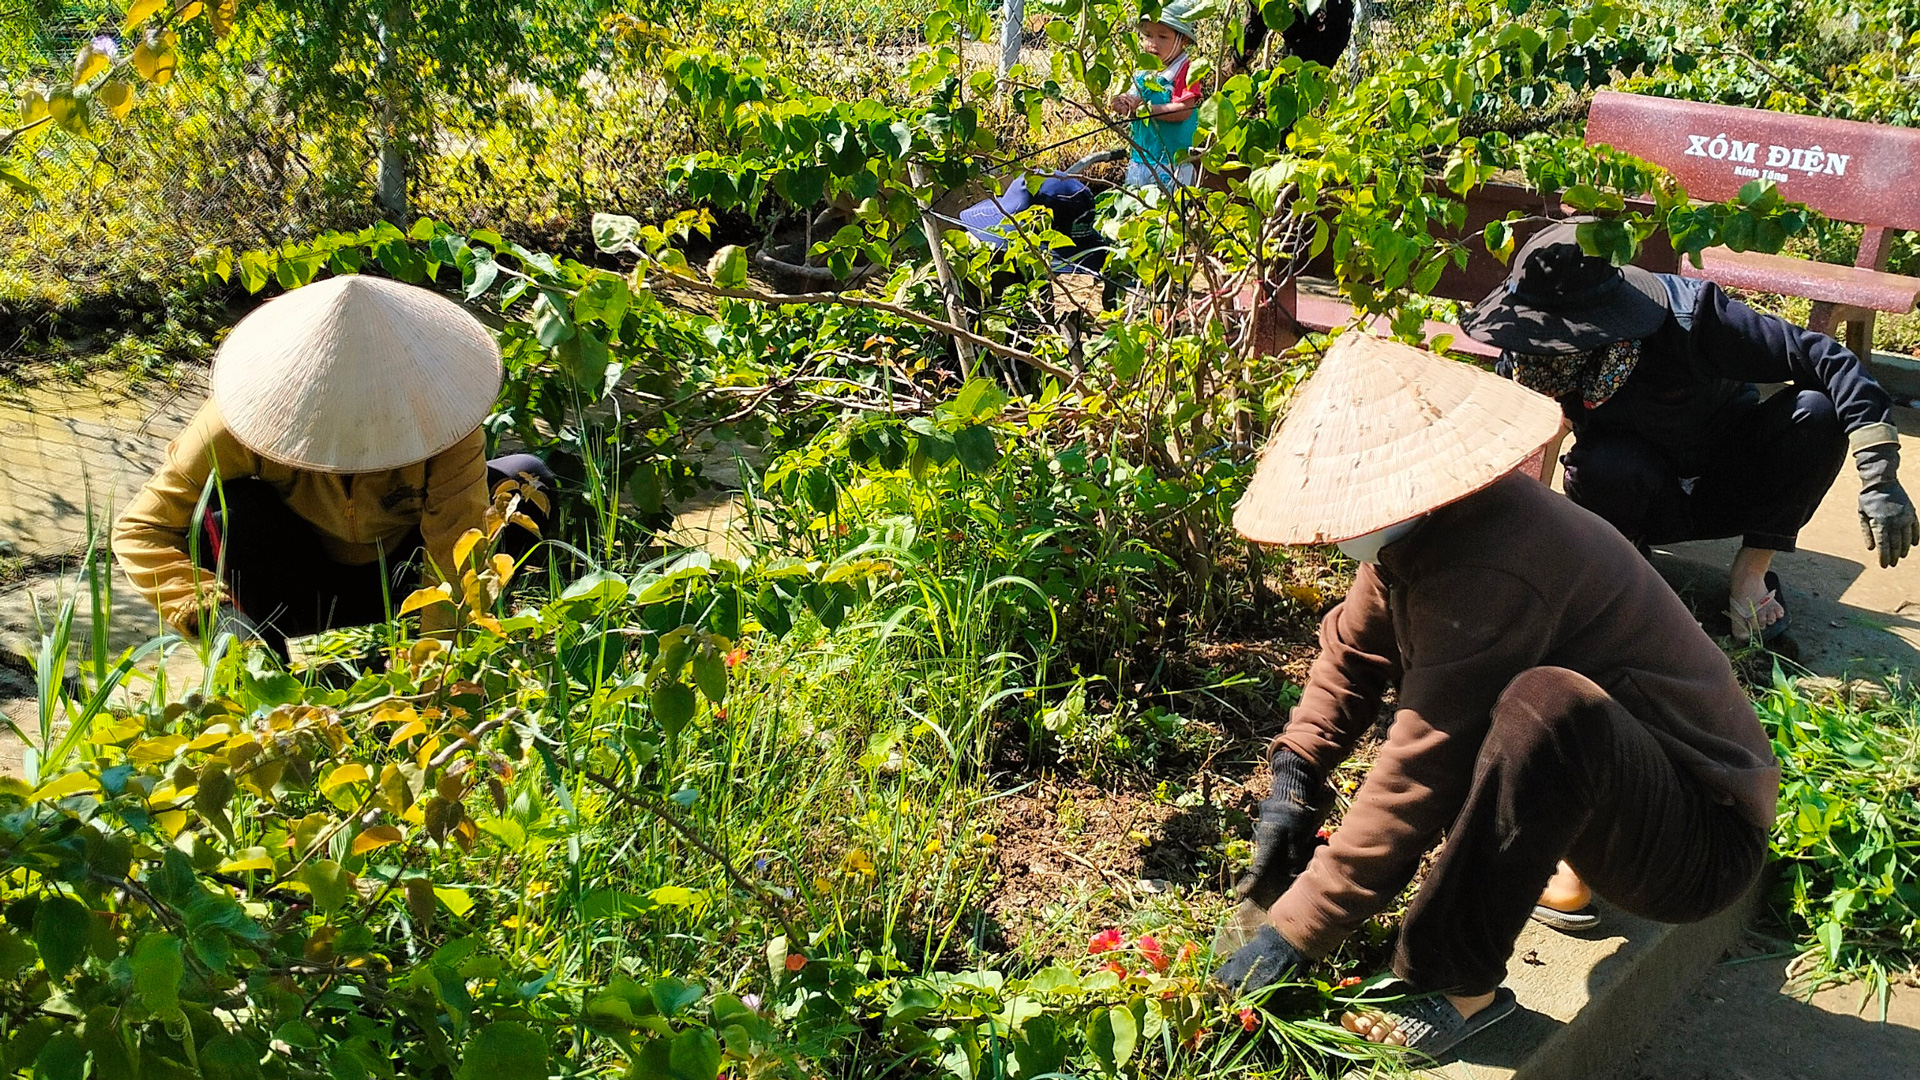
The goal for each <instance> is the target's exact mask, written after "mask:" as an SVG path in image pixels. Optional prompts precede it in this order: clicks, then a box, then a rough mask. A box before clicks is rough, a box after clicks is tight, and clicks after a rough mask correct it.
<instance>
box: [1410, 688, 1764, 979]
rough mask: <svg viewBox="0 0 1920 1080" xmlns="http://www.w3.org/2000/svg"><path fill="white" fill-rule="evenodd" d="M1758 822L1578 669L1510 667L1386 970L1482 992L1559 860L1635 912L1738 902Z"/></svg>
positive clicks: (1679, 917)
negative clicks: (1461, 796)
mask: <svg viewBox="0 0 1920 1080" xmlns="http://www.w3.org/2000/svg"><path fill="white" fill-rule="evenodd" d="M1766 857H1767V836H1766V833H1765V831H1764V830H1762V829H1761V828H1759V827H1758V826H1756V825H1754V824H1753V823H1752V822H1750V821H1748V820H1746V819H1745V818H1744V817H1742V816H1741V815H1740V813H1739V811H1738V810H1736V809H1735V808H1734V807H1732V806H1725V805H1721V804H1720V803H1719V802H1718V801H1716V799H1715V798H1714V795H1713V794H1712V793H1711V792H1710V791H1709V790H1708V789H1707V788H1706V787H1705V786H1704V785H1703V784H1702V783H1701V782H1700V781H1699V780H1697V779H1696V778H1695V777H1694V776H1693V775H1692V774H1691V773H1688V772H1686V771H1684V770H1682V769H1681V768H1679V767H1678V766H1677V765H1675V764H1674V762H1673V760H1672V759H1671V758H1669V757H1668V756H1667V753H1666V751H1664V750H1662V749H1661V747H1660V743H1659V742H1658V740H1656V739H1655V738H1654V736H1653V734H1652V732H1650V731H1649V730H1648V729H1647V726H1646V725H1645V724H1643V723H1641V722H1640V721H1639V720H1636V719H1635V718H1634V717H1633V716H1632V715H1631V714H1629V713H1628V712H1627V710H1626V709H1625V708H1624V707H1623V706H1621V705H1620V704H1619V703H1618V702H1616V701H1614V700H1613V698H1611V697H1609V696H1608V695H1607V693H1606V691H1604V690H1602V689H1600V687H1599V686H1597V685H1595V684H1594V682H1593V681H1592V680H1590V679H1588V678H1587V677H1586V676H1584V675H1581V674H1578V673H1577V672H1573V671H1569V670H1567V669H1565V668H1553V667H1539V668H1533V669H1530V670H1528V671H1525V672H1522V673H1521V674H1520V676H1519V677H1518V678H1516V679H1514V680H1513V682H1512V683H1510V684H1509V685H1508V686H1507V689H1506V691H1505V692H1504V693H1503V694H1501V696H1500V700H1499V701H1498V702H1497V703H1496V704H1495V705H1494V709H1493V724H1492V727H1491V728H1489V729H1488V731H1487V735H1486V740H1485V742H1483V743H1482V744H1481V747H1480V756H1479V760H1478V761H1476V762H1475V763H1474V771H1473V785H1472V788H1471V789H1470V790H1469V792H1468V795H1467V801H1466V805H1465V806H1463V807H1461V809H1460V816H1459V817H1458V818H1457V819H1456V820H1455V821H1454V824H1453V828H1452V830H1451V831H1450V832H1449V833H1448V834H1447V842H1446V845H1445V846H1444V847H1443V848H1442V849H1441V851H1440V857H1439V860H1438V861H1437V862H1436V863H1435V864H1434V866H1433V869H1432V871H1431V872H1430V873H1429V874H1428V876H1427V879H1426V881H1425V883H1424V884H1423V885H1422V886H1421V888H1420V892H1419V894H1418V895H1416V896H1415V897H1414V900H1413V905H1412V907H1411V908H1410V909H1409V910H1408V912H1407V918H1406V922H1405V923H1404V924H1403V925H1402V927H1401V930H1400V941H1399V944H1398V946H1397V948H1396V950H1395V953H1394V962H1393V966H1394V971H1395V972H1396V973H1397V974H1398V975H1399V976H1400V977H1401V978H1402V979H1405V980H1406V981H1407V982H1408V983H1409V984H1410V985H1412V986H1414V987H1417V988H1419V989H1421V990H1430V991H1432V990H1442V991H1448V992H1452V993H1462V994H1482V993H1486V992H1488V991H1491V990H1492V989H1493V988H1494V987H1496V986H1498V985H1500V982H1501V980H1502V979H1504V978H1505V977H1506V969H1507V958H1508V957H1509V956H1510V955H1512V953H1513V943H1514V941H1515V939H1517V938H1518V937H1519V936H1520V931H1521V929H1522V928H1523V927H1525V926H1526V924H1527V918H1528V916H1529V915H1531V914H1532V912H1533V906H1534V904H1535V903H1536V902H1538V900H1539V899H1540V893H1541V890H1543V889H1545V888H1546V884H1547V879H1548V878H1550V877H1552V876H1553V870H1554V866H1555V864H1556V863H1557V862H1558V861H1559V860H1560V859H1563V858H1564V859H1566V860H1567V862H1569V863H1571V864H1572V865H1573V868H1574V869H1575V870H1577V871H1579V872H1580V876H1581V878H1582V879H1584V880H1585V881H1586V882H1587V884H1588V885H1590V886H1592V887H1593V891H1594V892H1595V893H1598V894H1599V895H1600V896H1602V897H1605V898H1606V900H1607V901H1608V902H1609V903H1611V904H1613V905H1614V906H1616V907H1618V908H1620V909H1622V910H1624V911H1626V912H1629V913H1631V914H1634V915H1638V916H1641V917H1642V918H1647V919H1654V920H1657V921H1659V922H1668V923H1684V922H1695V921H1698V920H1700V919H1704V918H1706V917H1708V916H1710V915H1712V914H1714V913H1715V912H1717V911H1720V910H1721V909H1723V908H1725V907H1727V906H1728V905H1730V904H1732V903H1733V902H1734V901H1735V900H1737V899H1739V898H1740V897H1741V896H1742V895H1743V894H1744V893H1745V892H1746V891H1747V889H1748V888H1749V887H1751V886H1752V884H1753V882H1754V880H1755V879H1756V878H1757V877H1758V876H1759V873H1760V868H1761V866H1762V865H1763V864H1764V863H1765V861H1766Z"/></svg>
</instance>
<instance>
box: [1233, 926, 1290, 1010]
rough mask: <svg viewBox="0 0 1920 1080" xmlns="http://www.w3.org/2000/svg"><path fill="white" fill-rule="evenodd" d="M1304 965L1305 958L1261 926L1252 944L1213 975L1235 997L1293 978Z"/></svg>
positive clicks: (1277, 935)
mask: <svg viewBox="0 0 1920 1080" xmlns="http://www.w3.org/2000/svg"><path fill="white" fill-rule="evenodd" d="M1306 962H1307V958H1306V957H1304V956H1302V955H1301V954H1300V950H1299V949H1296V948H1294V947H1293V943H1292V942H1291V941H1288V940H1287V939H1286V938H1283V937H1281V936H1280V931H1278V930H1275V929H1274V928H1273V927H1271V926H1263V927H1261V928H1260V933H1259V934H1257V935H1255V937H1254V939H1253V940H1252V941H1249V942H1247V943H1246V944H1245V945H1242V946H1240V948H1239V949H1237V950H1235V952H1234V954H1233V955H1232V956H1229V957H1227V962H1226V963H1224V964H1221V965H1220V970H1219V971H1216V972H1214V973H1213V981H1215V982H1217V983H1220V984H1222V985H1223V986H1225V987H1226V988H1227V989H1228V990H1229V991H1231V992H1233V993H1234V994H1246V993H1251V992H1253V991H1255V990H1261V989H1265V988H1266V987H1269V986H1272V985H1273V984H1274V983H1277V982H1279V981H1280V980H1282V979H1284V978H1286V977H1288V976H1289V975H1292V974H1293V973H1294V972H1296V971H1298V970H1300V966H1301V965H1302V964H1304V963H1306Z"/></svg>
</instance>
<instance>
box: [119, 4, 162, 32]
mask: <svg viewBox="0 0 1920 1080" xmlns="http://www.w3.org/2000/svg"><path fill="white" fill-rule="evenodd" d="M165 3H166V0H133V3H131V4H128V5H127V32H128V33H132V32H133V31H134V30H136V29H138V28H139V26H140V24H141V23H143V22H146V21H147V20H148V19H151V18H153V15H154V12H156V11H159V10H160V8H161V6H162V5H164V4H165Z"/></svg>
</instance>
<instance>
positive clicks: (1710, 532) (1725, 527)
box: [1561, 388, 1847, 551]
mask: <svg viewBox="0 0 1920 1080" xmlns="http://www.w3.org/2000/svg"><path fill="white" fill-rule="evenodd" d="M1846 453H1847V436H1846V433H1845V432H1844V431H1842V430H1841V428H1840V419H1839V417H1838V416H1836V415H1835V414H1834V411H1833V399H1831V398H1829V397H1827V395H1825V394H1822V393H1819V392H1817V391H1813V390H1800V391H1797V392H1796V391H1794V390H1792V389H1790V388H1789V389H1786V390H1782V391H1780V392H1779V393H1777V394H1775V395H1773V396H1772V397H1770V398H1768V399H1767V400H1765V401H1763V402H1761V403H1759V404H1758V405H1754V406H1751V407H1750V408H1748V409H1746V410H1745V411H1744V412H1743V414H1742V415H1741V416H1740V417H1739V418H1738V420H1737V422H1736V423H1735V424H1733V425H1732V432H1731V433H1730V434H1729V435H1728V436H1727V437H1726V439H1725V441H1724V442H1723V444H1722V445H1720V446H1719V447H1717V448H1716V449H1715V451H1714V452H1713V453H1712V454H1710V455H1709V456H1708V458H1707V460H1706V461H1705V462H1704V463H1703V464H1701V465H1700V466H1699V469H1700V475H1699V476H1698V477H1684V476H1683V475H1682V473H1681V466H1680V465H1678V464H1676V463H1675V462H1674V461H1673V459H1672V458H1671V457H1669V456H1668V455H1667V454H1665V453H1663V452H1662V451H1661V450H1660V449H1659V448H1658V447H1656V446H1654V445H1653V444H1652V443H1651V442H1649V441H1647V440H1646V439H1644V438H1641V437H1640V436H1638V435H1635V434H1633V433H1631V432H1623V431H1583V432H1581V433H1580V434H1579V436H1578V439H1577V441H1576V442H1575V443H1574V446H1573V449H1572V450H1571V451H1569V452H1568V453H1567V454H1566V456H1565V457H1563V458H1562V459H1561V461H1562V463H1563V464H1565V465H1566V467H1567V473H1566V485H1567V496H1568V497H1569V498H1571V499H1572V500H1573V501H1574V502H1575V503H1577V504H1579V505H1580V506H1584V507H1586V508H1587V509H1588V510H1591V511H1593V512H1594V513H1596V514H1598V515H1600V516H1601V517H1603V518H1605V519H1607V521H1609V522H1611V523H1612V524H1613V527H1614V528H1616V529H1619V530H1620V532H1621V533H1622V534H1623V535H1624V536H1626V538H1627V539H1629V540H1632V541H1633V542H1634V543H1636V544H1672V543H1679V542H1680V541H1683V540H1718V539H1721V538H1723V537H1728V536H1740V537H1744V541H1743V542H1744V543H1745V544H1746V546H1747V547H1751V548H1766V549H1768V550H1770V551H1792V550H1793V549H1794V543H1795V541H1796V540H1797V539H1798V538H1799V535H1800V528H1801V526H1803V525H1805V524H1806V523H1807V521H1808V520H1809V519H1811V518H1812V517H1813V512H1814V510H1815V509H1816V508H1818V507H1819V505H1820V500H1821V499H1823V498H1825V497H1826V494H1827V489H1828V488H1830V487H1832V486H1833V478H1834V477H1835V476H1838V475H1839V474H1840V466H1841V464H1842V463H1844V462H1845V460H1846ZM1685 480H1691V481H1692V482H1691V484H1687V483H1684V482H1683V481H1685ZM1689 488H1690V489H1691V490H1689Z"/></svg>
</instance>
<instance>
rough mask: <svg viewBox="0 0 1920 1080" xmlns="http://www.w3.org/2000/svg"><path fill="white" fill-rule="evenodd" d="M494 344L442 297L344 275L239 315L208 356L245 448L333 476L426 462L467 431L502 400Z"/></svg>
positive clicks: (217, 390)
mask: <svg viewBox="0 0 1920 1080" xmlns="http://www.w3.org/2000/svg"><path fill="white" fill-rule="evenodd" d="M500 379H501V368H500V347H499V345H498V344H497V343H496V342H495V341H494V339H493V335H492V334H491V333H489V332H488V331H487V328H486V327H485V326H482V325H481V324H480V320H478V319H476V318H474V317H473V316H472V315H471V314H470V313H468V312H467V310H466V309H465V308H462V307H461V306H460V305H459V304H456V303H454V302H453V301H452V300H449V299H447V298H446V297H443V296H440V295H439V294H437V293H433V292H429V291H428V290H426V289H422V288H417V287H415V286H412V285H403V284H401V283H400V282H397V281H389V280H387V279H385V278H374V277H363V276H361V275H358V274H344V275H341V276H339V277H334V278H328V279H327V280H325V281H319V282H315V283H314V284H312V285H308V286H305V287H304V288H299V289H295V290H293V291H292V292H290V293H287V294H286V295H285V296H281V297H279V298H277V299H275V300H272V301H270V302H268V303H266V304H263V305H261V306H260V308H259V309H258V310H256V311H254V312H253V314H251V315H248V316H247V317H246V318H245V319H242V320H241V321H240V323H239V325H237V326H235V327H234V328H233V331H232V332H231V333H229V334H228V335H227V339H226V341H224V342H222V343H221V345H220V351H219V353H218V354H216V355H215V356H214V360H213V400H214V404H215V405H216V406H217V407H218V408H219V410H220V414H221V416H222V418H223V419H224V420H225V421H226V424H227V429H228V430H229V431H231V432H233V435H234V438H236V439H239V440H240V443H241V445H243V446H246V447H247V448H248V449H250V450H252V451H253V452H255V453H257V454H259V455H260V456H262V457H264V458H268V459H270V460H273V461H277V462H280V463H281V464H283V465H292V466H294V467H296V468H302V469H312V470H314V471H317V472H330V473H369V472H381V471H384V470H387V469H397V468H400V467H401V466H404V465H411V464H414V463H416V462H420V461H425V460H427V459H428V458H430V457H433V456H434V455H435V454H438V453H440V452H441V451H442V450H446V449H448V448H449V447H451V446H453V445H454V444H455V443H457V442H459V441H460V440H461V439H464V438H466V437H467V436H468V435H470V434H472V433H473V430H474V429H475V428H477V427H479V426H480V423H481V421H483V420H485V419H486V418H487V413H488V412H489V411H491V410H492V408H493V404H494V399H495V398H496V397H498V396H499V393H500Z"/></svg>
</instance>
